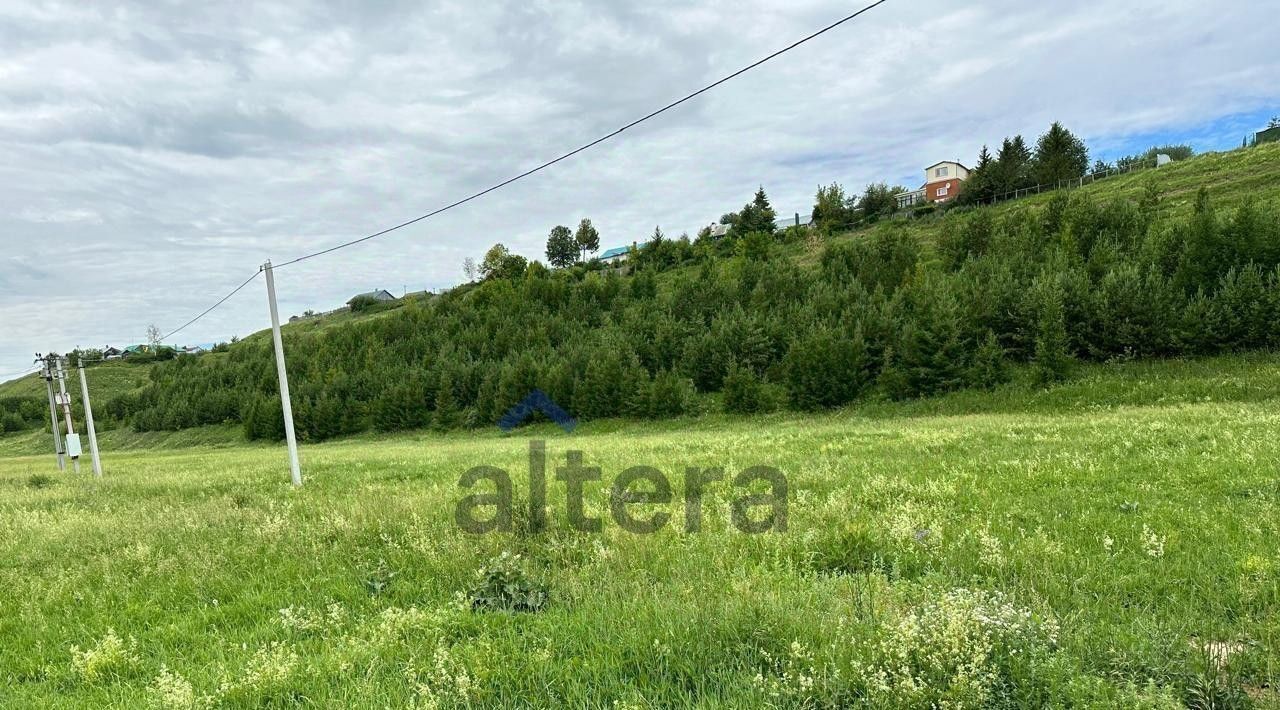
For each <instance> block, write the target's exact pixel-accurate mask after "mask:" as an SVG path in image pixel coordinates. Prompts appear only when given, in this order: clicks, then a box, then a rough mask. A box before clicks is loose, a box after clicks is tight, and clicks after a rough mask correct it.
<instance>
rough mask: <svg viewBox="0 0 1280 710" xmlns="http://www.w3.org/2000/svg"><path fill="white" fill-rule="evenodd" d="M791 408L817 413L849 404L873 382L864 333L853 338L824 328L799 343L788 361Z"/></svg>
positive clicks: (787, 373)
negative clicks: (820, 410) (863, 337)
mask: <svg viewBox="0 0 1280 710" xmlns="http://www.w3.org/2000/svg"><path fill="white" fill-rule="evenodd" d="M784 366H785V369H786V378H787V380H786V381H787V390H788V394H789V396H790V398H791V406H793V407H794V408H796V409H804V410H814V409H823V408H826V407H838V406H840V405H842V404H847V403H849V402H851V401H853V399H854V398H855V397H857V396H858V395H859V394H861V393H862V391H863V389H864V388H865V387H866V386H867V384H868V382H869V362H868V358H867V350H866V344H865V343H864V342H863V339H862V332H861V330H858V331H857V332H855V333H854V335H853V336H852V337H847V336H844V335H841V334H839V333H837V332H836V331H834V330H833V329H830V328H820V329H818V330H815V331H813V332H810V333H809V334H807V335H805V336H804V337H802V338H800V339H799V340H797V341H796V342H795V343H793V344H792V345H791V348H790V350H788V351H787V356H786V358H785V360H784Z"/></svg>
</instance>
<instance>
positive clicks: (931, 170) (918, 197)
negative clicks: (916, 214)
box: [898, 160, 969, 208]
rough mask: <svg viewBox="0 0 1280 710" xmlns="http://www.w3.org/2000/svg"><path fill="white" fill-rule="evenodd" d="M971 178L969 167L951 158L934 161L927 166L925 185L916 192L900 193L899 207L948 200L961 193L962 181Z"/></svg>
mask: <svg viewBox="0 0 1280 710" xmlns="http://www.w3.org/2000/svg"><path fill="white" fill-rule="evenodd" d="M968 178H969V169H968V168H966V167H965V166H963V165H961V164H960V163H957V162H955V161H951V160H944V161H942V162H941V163H934V164H933V165H930V166H929V167H927V168H925V171H924V185H923V186H921V187H920V189H919V190H915V191H914V192H904V193H902V194H900V195H898V207H900V208H901V207H910V206H912V205H918V204H923V203H925V202H947V201H948V200H954V199H955V198H956V195H959V194H960V183H962V182H964V181H965V180H967V179H968Z"/></svg>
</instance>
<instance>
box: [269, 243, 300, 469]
mask: <svg viewBox="0 0 1280 710" xmlns="http://www.w3.org/2000/svg"><path fill="white" fill-rule="evenodd" d="M262 270H263V272H265V273H266V275H267V303H268V305H269V306H270V307H271V340H272V342H273V343H274V344H275V348H276V374H278V375H279V376H280V406H281V407H282V408H283V410H284V438H285V441H286V442H287V443H288V445H289V472H290V474H291V475H292V477H293V485H295V486H301V485H302V467H301V466H300V465H299V464H298V438H297V436H296V435H295V434H294V431H293V403H292V402H291V401H290V400H289V374H288V372H286V370H285V363H284V340H283V339H282V338H281V337H280V311H279V309H278V308H277V307H276V279H275V276H274V275H273V274H272V272H271V261H270V260H268V261H267V263H265V264H263V265H262Z"/></svg>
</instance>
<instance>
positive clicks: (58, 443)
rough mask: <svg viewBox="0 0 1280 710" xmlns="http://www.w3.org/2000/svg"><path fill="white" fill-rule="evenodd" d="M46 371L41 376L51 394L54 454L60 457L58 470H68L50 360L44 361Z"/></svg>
mask: <svg viewBox="0 0 1280 710" xmlns="http://www.w3.org/2000/svg"><path fill="white" fill-rule="evenodd" d="M43 362H44V369H43V370H41V371H40V375H41V376H42V377H44V388H45V389H46V390H47V391H48V392H49V430H50V431H52V432H53V452H54V453H55V454H57V455H58V470H59V471H65V470H67V460H66V458H65V457H64V456H63V455H62V428H61V426H60V425H59V424H58V405H56V404H54V401H53V369H52V368H51V367H50V366H49V360H48V359H47V358H46V359H45V360H44V361H43Z"/></svg>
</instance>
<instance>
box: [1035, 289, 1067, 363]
mask: <svg viewBox="0 0 1280 710" xmlns="http://www.w3.org/2000/svg"><path fill="white" fill-rule="evenodd" d="M1036 295H1037V299H1038V300H1037V304H1036V305H1037V307H1038V312H1037V314H1036V348H1035V358H1034V359H1033V360H1032V362H1033V363H1034V364H1035V373H1036V379H1037V381H1039V382H1041V383H1049V382H1056V381H1058V380H1061V379H1064V378H1065V377H1066V376H1067V374H1068V372H1069V371H1070V369H1071V354H1070V352H1069V351H1068V344H1067V326H1066V316H1065V313H1064V311H1063V305H1062V289H1061V287H1060V286H1059V285H1058V284H1057V282H1054V281H1044V282H1043V283H1042V284H1041V287H1040V288H1039V289H1038V291H1037V294H1036Z"/></svg>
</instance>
